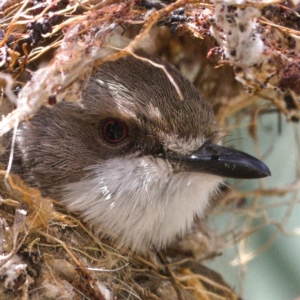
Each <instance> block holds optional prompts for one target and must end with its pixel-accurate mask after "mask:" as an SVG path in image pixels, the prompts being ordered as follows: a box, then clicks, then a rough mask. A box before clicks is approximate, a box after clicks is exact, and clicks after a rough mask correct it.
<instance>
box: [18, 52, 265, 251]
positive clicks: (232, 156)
mask: <svg viewBox="0 0 300 300" xmlns="http://www.w3.org/2000/svg"><path fill="white" fill-rule="evenodd" d="M156 62H158V63H160V64H162V65H163V66H164V67H165V68H166V70H167V71H168V73H169V74H170V75H171V77H172V78H173V80H174V81H175V82H176V84H177V86H178V87H179V89H180V91H181V93H182V94H183V98H184V99H183V100H181V99H180V97H179V95H178V91H176V89H175V87H174V84H173V83H171V81H170V78H168V76H167V75H166V73H165V72H164V71H163V70H162V69H160V68H157V67H155V66H153V65H151V64H150V63H148V62H144V61H140V60H137V59H135V58H133V57H127V58H122V59H119V60H117V61H115V62H107V63H104V64H103V65H101V66H100V68H99V69H98V70H96V71H95V73H94V74H93V75H92V76H91V78H90V79H89V80H88V82H87V85H86V87H85V88H84V90H83V92H82V106H81V107H79V106H76V105H74V104H70V103H64V102H62V103H59V104H57V105H56V106H55V107H53V108H51V109H50V108H43V109H42V111H41V112H40V114H38V115H36V116H34V117H33V118H32V119H31V120H30V121H29V122H23V123H22V124H21V126H20V128H19V129H18V132H17V139H16V153H15V156H16V161H18V162H20V163H21V170H22V171H21V172H22V173H21V175H22V176H23V178H24V179H25V180H26V181H27V182H29V183H31V184H33V185H37V186H38V187H39V188H40V189H41V190H42V191H44V192H45V194H48V195H51V196H53V197H56V198H58V199H59V200H61V201H62V202H63V203H65V204H66V206H67V207H68V208H69V209H71V210H74V211H78V212H79V213H80V214H81V215H82V216H83V217H84V219H85V220H86V221H88V222H89V223H90V224H92V225H93V226H94V228H95V229H96V230H97V231H98V232H103V233H106V234H108V235H110V236H111V237H113V238H117V240H118V242H119V244H120V245H124V246H130V247H131V248H132V249H133V250H138V251H143V250H145V249H147V248H148V247H149V246H150V245H152V244H153V245H155V246H156V247H157V248H160V247H164V246H166V245H167V244H168V243H169V242H170V241H171V239H172V238H173V237H174V236H175V235H176V234H181V233H184V232H185V231H186V230H187V229H188V228H190V227H191V225H192V224H193V220H194V218H195V217H196V216H200V217H201V216H203V215H204V213H205V210H206V208H207V206H208V204H209V199H210V197H211V196H212V194H214V193H215V192H216V191H218V186H219V184H220V182H221V177H232V178H259V177H264V176H268V175H270V173H269V170H268V168H267V167H266V166H265V165H264V164H263V163H262V162H260V161H259V160H257V159H255V158H254V157H252V156H249V155H247V154H245V153H242V152H239V151H236V150H232V149H228V148H224V147H221V146H220V145H218V142H219V139H220V136H219V133H218V128H217V126H216V122H215V118H214V115H213V111H212V108H211V106H210V104H209V103H208V102H206V101H205V100H204V99H203V97H202V96H201V94H200V93H199V92H198V91H197V90H196V88H195V87H194V86H193V85H192V84H191V83H190V82H189V81H188V80H187V79H185V78H184V77H183V76H182V75H181V74H180V73H179V72H178V71H177V70H176V69H175V68H173V67H171V66H169V65H168V64H166V63H163V62H162V61H156Z"/></svg>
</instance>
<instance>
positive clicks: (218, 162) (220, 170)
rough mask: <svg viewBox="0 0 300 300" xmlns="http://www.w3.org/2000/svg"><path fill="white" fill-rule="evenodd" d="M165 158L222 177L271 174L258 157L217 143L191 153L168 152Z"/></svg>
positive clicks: (249, 176) (243, 177)
mask: <svg viewBox="0 0 300 300" xmlns="http://www.w3.org/2000/svg"><path fill="white" fill-rule="evenodd" d="M165 158H166V159H167V160H169V161H170V162H172V161H173V162H174V163H175V164H176V165H177V164H178V165H179V167H180V169H182V168H183V169H185V170H186V171H189V172H201V173H208V174H213V175H218V176H221V177H229V178H238V179H254V178H263V177H267V176H270V175H271V172H270V170H269V168H268V167H267V166H266V165H265V164H264V163H263V162H261V161H260V160H258V159H257V158H255V157H253V156H251V155H249V154H247V153H244V152H241V151H237V150H234V149H229V148H225V147H221V146H218V145H215V144H207V143H205V144H203V146H202V147H201V148H199V149H198V150H197V151H195V152H193V153H192V154H190V155H182V156H181V155H178V154H175V153H168V154H167V155H165Z"/></svg>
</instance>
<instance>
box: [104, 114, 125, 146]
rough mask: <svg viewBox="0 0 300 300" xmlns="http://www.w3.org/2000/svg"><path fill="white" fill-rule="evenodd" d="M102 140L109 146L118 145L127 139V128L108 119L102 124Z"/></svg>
mask: <svg viewBox="0 0 300 300" xmlns="http://www.w3.org/2000/svg"><path fill="white" fill-rule="evenodd" d="M102 136H103V139H104V140H105V141H106V142H108V143H110V144H118V143H120V142H122V141H124V140H125V139H126V138H127V137H128V127H127V126H126V124H125V123H123V122H121V121H119V120H117V119H109V120H106V121H104V123H102Z"/></svg>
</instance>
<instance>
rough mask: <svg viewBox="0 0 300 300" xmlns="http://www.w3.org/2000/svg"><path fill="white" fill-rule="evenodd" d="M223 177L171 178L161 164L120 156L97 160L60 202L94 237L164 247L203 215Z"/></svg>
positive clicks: (137, 247)
mask: <svg viewBox="0 0 300 300" xmlns="http://www.w3.org/2000/svg"><path fill="white" fill-rule="evenodd" d="M220 182H221V178H220V177H218V176H214V175H209V174H202V173H187V172H178V173H174V172H173V168H172V166H171V165H170V164H169V163H168V162H167V161H166V160H164V159H159V158H153V157H151V156H143V157H128V156H127V157H123V158H120V157H118V158H114V159H109V160H106V161H101V162H99V164H97V165H94V166H91V167H90V168H89V175H88V176H86V177H85V178H83V179H82V180H81V181H79V182H75V183H70V184H67V185H66V186H65V187H64V197H63V202H64V203H65V204H66V206H67V207H68V208H69V209H70V210H74V211H78V212H80V213H81V214H82V215H83V216H84V219H85V220H86V221H88V222H89V223H90V224H92V225H93V227H94V228H95V229H96V231H97V233H99V234H100V233H105V234H108V235H110V236H112V237H117V240H118V243H119V245H120V246H127V247H128V246H129V247H131V248H132V249H133V250H135V251H144V250H145V249H147V248H149V246H151V245H154V246H155V247H156V248H163V247H165V246H166V245H167V244H169V242H170V241H171V240H172V238H174V236H175V235H176V234H183V233H185V232H186V231H187V230H188V229H189V228H190V227H191V226H192V224H193V221H194V218H195V217H196V216H200V217H201V216H203V215H204V213H205V210H206V208H207V207H208V204H209V199H210V198H211V196H212V194H213V193H215V192H216V191H217V190H218V186H219V184H220Z"/></svg>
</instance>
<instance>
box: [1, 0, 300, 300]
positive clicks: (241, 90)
mask: <svg viewBox="0 0 300 300" xmlns="http://www.w3.org/2000/svg"><path fill="white" fill-rule="evenodd" d="M171 2H172V1H134V0H127V1H114V0H111V1H102V2H98V1H88V0H82V1H66V0H62V1H42V0H41V1H37V0H33V1H20V0H19V1H17V0H16V1H9V0H8V1H2V2H1V3H0V10H1V14H2V18H1V23H0V24H1V25H0V26H1V32H0V39H1V42H0V51H1V55H0V59H1V61H0V68H1V70H2V73H1V76H0V85H1V87H2V90H3V92H4V93H5V94H4V93H3V95H2V99H3V103H2V107H1V113H2V114H4V115H5V117H4V118H3V119H2V121H1V122H0V134H1V135H2V134H4V133H6V132H8V131H9V130H11V129H12V128H14V127H15V126H16V125H17V124H18V123H19V122H20V121H22V120H24V119H26V118H28V117H30V116H31V115H32V114H34V113H36V112H37V111H38V109H39V108H40V106H41V105H53V104H55V103H56V102H59V101H61V100H62V99H64V100H65V101H73V102H78V101H79V100H80V98H81V94H80V91H81V88H82V86H83V84H84V82H85V80H86V78H88V77H89V75H90V74H91V72H93V67H94V66H95V65H98V64H100V63H102V62H103V61H106V60H115V59H117V58H119V57H121V56H124V55H136V54H135V53H136V52H135V51H136V50H138V49H142V50H143V51H146V52H150V53H156V54H158V55H160V56H162V57H163V58H165V59H167V60H169V61H170V62H172V63H173V64H174V65H176V66H177V67H178V68H179V69H180V70H181V72H182V73H184V74H185V75H186V76H187V77H188V78H189V79H190V80H191V81H193V82H194V83H195V85H196V86H197V87H198V88H199V89H200V90H201V91H202V93H203V94H204V95H205V96H206V97H207V98H208V99H209V100H210V101H211V103H212V105H213V107H214V110H215V113H216V117H217V120H218V122H219V124H220V126H221V127H222V128H224V129H229V130H230V129H231V128H232V127H235V126H237V125H238V123H239V121H240V120H241V119H244V118H245V116H247V117H250V122H249V132H250V133H251V135H252V137H253V138H254V141H257V138H256V132H257V126H258V116H259V114H260V113H264V112H267V111H270V110H278V111H280V112H281V113H283V114H284V115H285V116H286V119H287V120H291V121H295V122H297V121H298V120H299V117H300V114H299V108H300V104H299V95H300V88H299V86H300V78H299V54H298V52H299V47H300V45H299V37H300V28H299V27H300V18H299V14H300V8H299V7H293V6H292V5H291V4H290V3H289V2H284V3H282V4H279V3H278V2H276V1H256V2H247V1H233V0H232V1H226V2H225V1H215V2H214V3H207V2H200V1H191V0H190V1H188V0H185V1H184V0H178V1H176V2H174V3H171ZM182 8H184V10H183V9H182ZM158 25H159V26H158ZM45 62H46V63H45ZM37 66H39V67H38V68H37ZM179 92H180V91H179ZM4 95H5V97H7V98H8V99H10V100H11V102H12V103H13V104H17V108H15V109H14V105H11V104H10V103H9V102H7V98H5V97H4ZM234 116H236V119H235V120H236V122H234V124H232V123H229V122H228V120H229V118H232V117H234ZM229 124H230V126H229ZM1 174H2V175H1V176H2V178H1V182H4V181H3V180H2V179H3V178H4V176H5V172H4V171H3V172H2V173H1ZM9 178H10V177H9ZM9 181H10V184H8V183H7V184H6V186H5V185H4V184H2V186H1V204H0V205H1V210H0V213H1V216H0V217H1V224H0V225H1V228H0V247H1V249H0V250H1V251H2V253H3V254H2V256H1V260H0V263H1V269H0V270H1V271H0V276H1V278H2V282H1V283H0V289H1V290H0V294H1V295H5V296H4V297H6V298H5V299H13V298H17V297H19V298H22V299H40V298H41V295H42V296H43V298H44V299H45V298H47V299H57V298H59V297H62V296H63V297H65V298H67V299H71V298H73V299H79V298H80V299H81V298H82V297H86V298H87V299H176V297H177V298H178V299H238V296H237V295H236V294H235V293H234V292H233V291H232V289H230V288H229V287H228V286H227V285H226V284H225V283H224V281H223V279H222V278H221V276H220V275H218V274H216V273H215V272H213V271H211V270H209V269H207V268H205V267H204V266H203V265H202V262H203V261H206V260H208V259H213V258H215V257H216V256H217V254H218V253H219V251H220V250H222V249H223V248H226V247H229V246H230V245H232V244H235V245H236V244H238V243H240V242H242V243H244V242H245V240H247V238H248V236H249V235H251V234H252V233H253V231H255V230H256V229H257V228H256V229H253V228H251V227H249V224H247V225H245V226H244V227H241V228H234V231H233V230H232V228H231V229H230V230H229V229H228V231H227V229H226V230H224V231H223V232H222V238H221V237H220V235H218V234H217V233H216V232H214V231H212V230H211V229H210V228H208V227H207V226H206V225H205V224H204V223H203V222H200V223H198V225H197V226H195V230H194V232H193V233H191V234H190V235H189V236H188V237H186V238H185V239H184V240H179V241H177V242H176V243H175V244H174V245H173V248H171V249H168V251H166V252H165V253H164V254H158V253H155V252H151V251H150V252H149V253H148V254H147V256H146V257H139V256H136V255H134V254H132V253H128V252H126V251H125V250H123V251H118V250H116V249H115V248H114V247H113V245H112V244H111V243H110V242H109V241H104V240H103V241H102V240H101V242H100V241H99V240H97V239H96V238H94V236H93V234H92V233H91V232H90V231H89V229H88V228H86V227H85V225H83V224H82V223H81V222H80V221H79V220H78V218H77V216H74V215H71V214H70V213H69V212H67V211H65V210H64V209H63V208H62V207H60V206H59V204H57V203H56V202H53V200H51V199H44V198H43V197H41V195H40V193H39V191H37V190H35V189H31V188H28V187H27V186H26V185H24V183H22V182H21V181H20V179H18V178H17V177H14V179H13V180H12V179H11V178H10V179H9ZM299 182H300V181H299V180H297V181H295V183H293V184H291V185H289V186H286V187H283V188H274V189H259V190H254V191H251V192H240V191H238V190H227V191H225V195H224V196H223V197H222V198H223V200H222V205H223V208H225V209H229V210H232V209H233V207H234V209H235V210H237V212H238V213H239V214H244V215H252V216H253V215H255V214H256V213H257V211H258V208H257V207H256V208H255V207H254V206H253V207H249V208H247V209H244V210H241V209H240V208H239V207H240V206H241V202H242V199H245V197H256V199H258V198H259V197H261V196H264V195H265V196H273V195H275V196H278V195H283V194H287V193H290V192H292V191H295V190H297V189H299V186H300V183H299ZM7 186H10V187H11V188H10V190H9V189H7ZM219 201H220V199H218V202H219ZM232 203H233V204H234V205H232ZM53 204H54V206H53ZM229 204H231V205H229ZM277 223H278V222H277ZM266 224H275V221H274V220H271V219H268V220H267V221H266ZM282 225H283V224H282ZM247 226H248V227H247ZM281 229H282V228H281ZM199 232H200V233H199ZM174 249H175V250H174ZM246 261H247V259H245V262H246ZM240 262H241V260H240ZM4 291H7V293H4Z"/></svg>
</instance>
